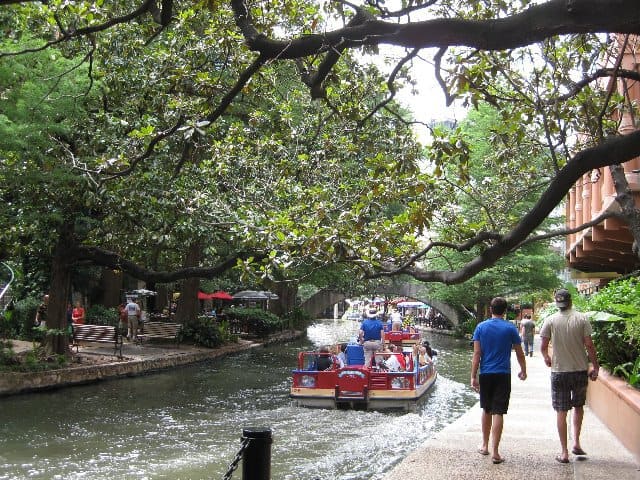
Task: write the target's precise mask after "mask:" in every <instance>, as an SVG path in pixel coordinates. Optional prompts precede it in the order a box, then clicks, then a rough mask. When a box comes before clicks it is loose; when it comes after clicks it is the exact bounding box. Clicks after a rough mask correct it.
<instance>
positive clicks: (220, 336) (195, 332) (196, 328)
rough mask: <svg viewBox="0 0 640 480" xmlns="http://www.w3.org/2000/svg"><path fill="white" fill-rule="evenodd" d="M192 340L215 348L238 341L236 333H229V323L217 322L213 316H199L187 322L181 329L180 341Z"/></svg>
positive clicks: (197, 343)
mask: <svg viewBox="0 0 640 480" xmlns="http://www.w3.org/2000/svg"><path fill="white" fill-rule="evenodd" d="M184 340H190V341H192V342H193V343H194V344H196V345H202V346H203V347H208V348H215V347H219V346H220V345H222V344H224V343H228V342H232V341H236V337H235V335H232V334H231V333H229V325H228V323H227V322H226V321H225V322H220V323H218V322H216V321H215V320H214V319H213V318H211V317H205V316H202V317H198V318H197V319H196V320H195V321H193V322H189V323H187V324H186V325H185V326H184V328H183V329H182V330H181V331H180V341H184Z"/></svg>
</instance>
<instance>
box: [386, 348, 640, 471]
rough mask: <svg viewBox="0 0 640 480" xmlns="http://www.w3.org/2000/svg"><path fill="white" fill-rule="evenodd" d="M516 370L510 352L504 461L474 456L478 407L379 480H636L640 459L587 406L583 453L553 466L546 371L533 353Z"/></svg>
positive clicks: (556, 448) (555, 446) (554, 440)
mask: <svg viewBox="0 0 640 480" xmlns="http://www.w3.org/2000/svg"><path fill="white" fill-rule="evenodd" d="M536 345H539V342H538V338H537V337H536ZM536 348H537V347H536ZM469 367H471V365H469ZM519 371H520V370H519V366H518V363H517V361H516V358H515V354H513V355H512V372H513V380H512V393H511V402H510V405H509V413H508V414H507V415H506V416H505V418H504V430H503V434H502V441H501V442H500V454H501V455H502V456H503V457H504V458H505V462H504V463H502V464H499V465H494V464H493V463H492V462H491V457H490V456H483V455H480V454H479V453H477V449H478V447H479V445H480V443H481V438H482V433H481V429H480V416H481V410H480V405H479V403H478V404H476V405H475V406H474V407H473V408H471V410H470V411H469V412H467V413H466V414H465V415H463V416H462V417H460V418H459V419H458V420H457V421H455V422H454V423H453V424H451V425H449V426H447V427H446V428H445V429H444V430H442V431H440V432H438V433H437V434H436V435H435V436H434V437H433V438H431V439H429V440H427V441H426V442H425V443H424V444H422V445H421V446H420V447H419V448H418V449H416V450H415V451H414V452H412V453H411V454H410V455H409V456H408V457H407V458H405V459H404V460H403V461H402V462H401V463H400V464H398V465H396V467H394V469H393V470H391V471H390V472H389V473H388V474H387V475H386V476H385V477H383V478H384V480H425V479H427V480H439V479H443V480H445V479H446V480H457V479H473V480H476V479H477V480H480V479H498V480H499V479H522V480H535V479H540V480H555V479H559V480H587V479H590V480H640V470H639V469H638V468H639V466H640V465H639V464H638V461H639V460H640V459H634V458H633V456H632V454H631V453H630V452H629V451H628V450H626V449H625V448H624V447H623V446H622V445H621V444H620V442H618V440H617V439H616V438H615V437H614V436H613V434H612V433H611V432H610V431H609V430H608V429H607V427H605V426H604V425H603V424H602V422H600V421H599V420H598V418H597V417H596V416H595V415H594V414H593V413H592V412H591V411H590V410H589V408H588V406H587V407H586V408H585V418H584V422H583V427H582V435H581V442H580V443H581V444H582V448H583V449H584V450H585V451H586V452H587V453H588V455H587V456H586V457H576V456H575V455H571V454H570V460H571V463H569V464H561V463H558V462H557V461H556V460H555V457H556V455H557V454H558V453H559V452H560V442H559V440H558V435H557V430H556V414H555V412H554V410H553V409H552V408H551V385H550V381H549V376H550V369H549V368H548V367H547V366H546V365H545V364H544V361H543V359H542V356H541V354H540V352H539V350H536V352H535V353H534V356H533V357H527V374H528V378H527V380H526V381H524V382H522V381H520V380H519V379H518V378H517V373H518V372H519ZM440 374H441V375H444V376H446V374H447V372H440ZM568 422H569V424H570V422H571V414H569V418H568ZM569 436H570V437H571V433H569ZM569 449H571V438H569Z"/></svg>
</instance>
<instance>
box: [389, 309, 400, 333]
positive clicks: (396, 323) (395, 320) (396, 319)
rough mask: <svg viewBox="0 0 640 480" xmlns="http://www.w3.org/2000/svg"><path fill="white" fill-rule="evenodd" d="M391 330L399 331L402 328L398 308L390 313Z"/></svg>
mask: <svg viewBox="0 0 640 480" xmlns="http://www.w3.org/2000/svg"><path fill="white" fill-rule="evenodd" d="M391 330H393V331H394V332H399V331H401V330H402V315H401V314H400V312H399V311H398V310H394V311H393V312H392V313H391Z"/></svg>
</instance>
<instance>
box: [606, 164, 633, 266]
mask: <svg viewBox="0 0 640 480" xmlns="http://www.w3.org/2000/svg"><path fill="white" fill-rule="evenodd" d="M609 170H610V171H611V178H612V179H613V184H614V186H615V188H616V201H617V202H618V204H619V205H620V209H621V211H622V215H624V219H625V220H626V222H627V224H628V226H629V230H630V231H631V234H632V235H633V246H632V248H631V249H632V251H633V254H634V255H636V256H637V257H640V210H638V208H636V203H635V198H634V197H633V193H632V192H631V189H630V188H629V182H627V177H626V176H625V173H624V168H623V167H622V165H611V166H610V167H609Z"/></svg>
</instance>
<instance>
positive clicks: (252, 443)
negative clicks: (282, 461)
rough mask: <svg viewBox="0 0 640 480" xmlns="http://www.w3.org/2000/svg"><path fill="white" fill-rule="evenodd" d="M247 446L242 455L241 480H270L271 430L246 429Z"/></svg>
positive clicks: (244, 434)
mask: <svg viewBox="0 0 640 480" xmlns="http://www.w3.org/2000/svg"><path fill="white" fill-rule="evenodd" d="M242 436H243V437H244V438H247V439H249V444H248V445H247V448H246V449H245V451H244V453H243V454H242V480H271V429H270V428H257V427H248V428H244V429H243V430H242Z"/></svg>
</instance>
